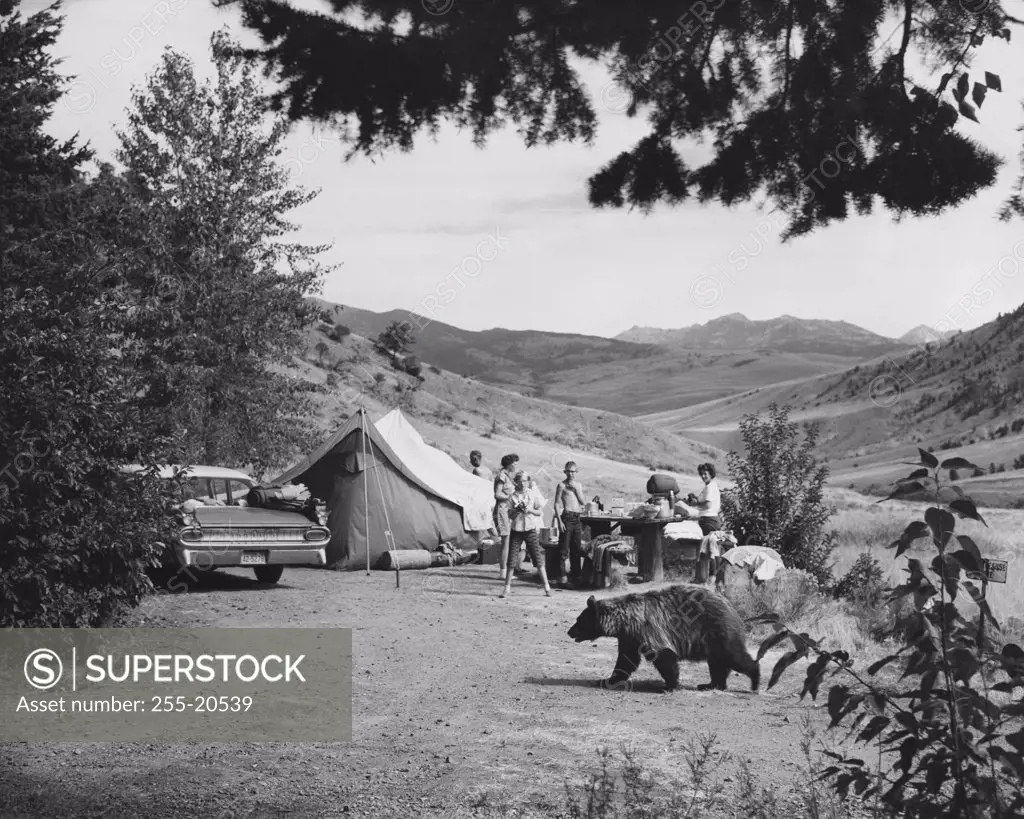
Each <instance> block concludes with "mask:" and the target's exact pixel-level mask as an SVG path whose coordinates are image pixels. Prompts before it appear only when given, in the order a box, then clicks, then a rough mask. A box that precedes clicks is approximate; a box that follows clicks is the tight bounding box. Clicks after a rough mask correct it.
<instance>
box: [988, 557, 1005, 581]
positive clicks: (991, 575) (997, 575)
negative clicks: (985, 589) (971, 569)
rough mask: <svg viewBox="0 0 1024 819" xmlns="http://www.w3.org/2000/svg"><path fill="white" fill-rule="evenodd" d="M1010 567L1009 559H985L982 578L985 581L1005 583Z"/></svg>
mask: <svg viewBox="0 0 1024 819" xmlns="http://www.w3.org/2000/svg"><path fill="white" fill-rule="evenodd" d="M1008 567H1009V561H1007V560H985V561H983V566H982V572H981V574H982V580H983V582H985V583H1005V582H1006V572H1007V569H1008Z"/></svg>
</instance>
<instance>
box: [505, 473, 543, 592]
mask: <svg viewBox="0 0 1024 819" xmlns="http://www.w3.org/2000/svg"><path fill="white" fill-rule="evenodd" d="M529 481H530V476H529V475H527V474H526V473H525V472H522V471H519V472H516V474H515V476H514V478H513V482H514V484H515V491H513V493H512V494H511V496H510V497H509V501H508V503H509V506H508V511H509V519H510V521H511V527H512V531H511V535H510V538H509V555H508V563H507V564H506V571H505V588H504V590H503V591H502V592H501V594H500V595H498V596H499V597H508V595H509V592H511V590H512V578H513V577H514V576H515V556H516V555H518V554H519V549H520V547H521V546H522V545H523V543H524V542H525V543H526V548H527V550H528V551H529V553H530V559H531V560H532V561H533V565H535V566H536V567H537V568H538V569H539V570H540V579H541V581H542V582H543V583H544V594H545V595H547V596H548V597H550V596H551V586H550V584H549V583H548V573H547V569H546V568H545V566H544V556H543V555H542V554H541V553H540V552H541V548H540V529H541V522H542V521H541V517H542V516H543V514H544V504H545V503H547V501H546V500H545V499H544V498H543V497H542V496H541V494H540V492H538V491H537V490H536V489H531V488H530V486H529Z"/></svg>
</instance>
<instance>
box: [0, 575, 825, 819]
mask: <svg viewBox="0 0 1024 819" xmlns="http://www.w3.org/2000/svg"><path fill="white" fill-rule="evenodd" d="M249 577H250V575H248V574H247V573H245V572H242V571H238V572H230V573H229V572H225V573H222V574H221V573H218V574H215V575H213V576H212V577H211V579H210V580H209V581H207V582H206V584H205V585H204V586H203V587H201V588H197V589H194V590H192V591H190V592H188V593H183V594H175V595H170V594H164V595H160V596H157V597H153V598H151V599H149V600H147V601H146V602H145V604H144V605H143V607H142V610H141V612H140V618H143V619H144V622H140V624H141V625H146V626H180V627H192V626H206V627H210V626H219V627H245V628H254V627H269V626H290V627H301V626H309V627H313V626H315V627H330V626H336V627H350V628H352V629H353V655H354V665H355V668H354V684H353V715H354V726H353V741H352V742H351V743H350V744H331V745H328V744H315V745H309V744H307V745H295V744H291V745H286V744H231V745H227V744H220V745H215V744H192V745H180V744H145V745H102V744H91V745H73V744H67V745H44V744H39V745H4V746H0V816H3V817H12V816H26V817H27V816H32V817H44V816H45V817H49V816H74V817H80V816H86V817H92V816H97V817H98V816H103V817H129V816H131V817H135V816H145V817H148V819H162V817H171V816H186V815H190V816H217V817H221V816H223V817H230V816H238V817H243V816H244V817H254V816H259V817H263V816H288V817H300V816H302V817H304V816H309V817H314V816H315V817H321V816H330V817H335V816H337V817H341V816H344V817H364V816H365V817H383V816H401V817H407V816H473V815H476V816H496V815H502V816H510V815H515V816H531V815H538V816H541V815H543V816H558V815H559V814H560V813H561V812H562V811H563V810H564V805H565V798H564V797H565V786H564V783H565V780H566V778H569V779H570V780H572V781H581V780H582V779H583V776H584V774H586V773H587V772H590V771H592V770H595V769H596V767H597V763H598V757H597V749H598V748H599V747H600V746H608V747H610V748H611V749H613V750H617V749H619V748H621V747H622V746H624V745H627V744H631V745H633V746H634V747H636V748H637V749H639V750H640V751H641V754H640V756H641V758H642V759H643V760H645V761H646V763H647V764H649V765H650V766H651V767H652V768H653V769H654V770H656V771H661V772H663V773H665V774H675V775H682V774H683V772H684V770H685V766H684V764H683V753H682V746H683V744H684V743H685V741H686V740H687V738H688V737H691V736H694V735H696V734H697V733H698V732H700V731H710V732H713V733H714V734H716V735H717V737H718V739H719V742H720V746H721V748H722V749H723V750H725V751H728V752H729V753H730V754H731V755H732V757H733V758H732V760H730V761H727V762H724V763H723V765H722V767H721V769H720V771H719V773H720V774H722V775H723V776H727V775H734V772H735V769H736V762H737V760H740V759H742V760H746V761H748V762H749V763H750V767H751V768H752V769H753V771H754V772H755V773H756V774H757V775H758V777H759V778H760V779H761V781H762V782H763V783H765V784H774V785H776V786H777V787H778V788H779V790H780V792H781V795H782V796H783V797H784V798H785V797H795V794H796V789H795V783H794V782H793V780H794V777H795V776H796V775H797V770H798V762H799V760H800V750H799V741H800V725H801V722H802V719H803V716H802V715H803V714H805V713H810V714H812V715H813V720H814V722H815V724H817V725H818V726H819V727H821V726H823V725H824V724H825V722H826V719H825V713H824V708H814V707H813V706H811V705H810V704H809V703H806V702H805V703H799V702H798V701H797V699H796V696H795V694H796V692H797V691H798V690H799V684H800V680H801V678H802V673H801V669H800V668H795V669H792V670H791V671H790V672H789V674H787V677H786V679H785V680H784V681H783V683H782V684H781V685H780V686H778V687H777V688H776V689H773V690H772V691H771V692H764V691H762V693H760V694H758V695H752V694H751V693H750V692H749V682H748V681H747V679H746V678H745V677H738V676H736V675H733V676H732V677H731V678H730V690H729V691H728V692H726V693H721V692H698V691H696V690H695V689H696V686H697V685H698V684H699V683H702V682H706V681H707V680H708V671H707V667H706V665H692V664H684V666H683V669H682V677H681V689H680V690H679V691H677V692H675V693H674V694H663V693H661V687H662V683H661V679H660V677H658V676H657V673H656V672H655V670H654V669H653V667H651V666H649V665H645V666H644V667H643V668H642V669H641V670H640V671H639V672H638V674H637V675H636V676H635V677H634V679H635V681H636V685H635V687H634V690H632V691H629V692H614V691H605V690H601V689H597V688H595V687H594V682H595V681H596V680H597V679H599V678H601V677H606V676H607V675H608V673H609V672H610V671H611V668H612V665H613V664H614V660H615V643H614V642H613V641H612V640H601V641H599V642H598V643H596V644H589V643H584V644H576V643H574V642H573V641H572V640H570V639H569V637H568V636H567V635H566V631H567V629H568V628H569V626H570V625H572V623H573V622H574V621H575V619H576V616H577V614H578V613H579V612H580V611H581V610H582V608H583V607H584V606H585V604H586V598H587V593H584V592H575V591H556V592H555V593H554V596H553V597H552V598H545V597H544V596H543V592H542V591H541V589H540V588H539V587H538V586H535V585H533V584H530V583H527V582H521V583H517V584H516V585H515V586H514V587H513V595H512V597H511V598H510V599H507V600H501V599H498V597H497V593H498V592H499V591H500V586H499V583H498V580H497V568H496V567H494V566H465V567H458V568H452V569H435V570H431V571H419V572H412V571H410V572H404V573H403V575H402V579H401V588H400V589H396V588H395V578H394V575H393V574H390V573H384V572H374V573H373V574H372V575H371V576H369V577H367V576H366V575H365V573H361V572H352V573H344V574H337V573H332V572H326V571H316V570H298V569H295V570H288V571H286V572H285V575H284V578H283V579H282V581H281V583H280V585H279V586H277V587H266V586H257V585H256V584H255V582H254V581H252V580H250V579H249ZM599 594H602V595H611V594H613V593H612V592H601V593H599ZM754 650H756V647H755V649H754ZM775 656H777V654H773V655H769V656H768V657H767V658H765V660H763V661H762V676H763V679H764V680H765V681H767V679H768V675H769V673H770V669H771V666H772V664H773V662H774V659H773V658H774V657H775Z"/></svg>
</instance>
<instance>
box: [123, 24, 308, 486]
mask: <svg viewBox="0 0 1024 819" xmlns="http://www.w3.org/2000/svg"><path fill="white" fill-rule="evenodd" d="M211 49H212V53H213V61H214V64H215V67H216V72H217V74H216V79H215V80H213V81H211V82H202V83H201V82H200V81H199V80H198V79H197V78H196V75H195V71H194V69H193V66H192V64H191V62H190V61H189V60H188V59H187V58H186V57H184V56H183V55H181V54H178V53H176V52H174V51H173V50H171V49H168V50H166V51H165V52H164V54H163V58H162V60H161V62H160V64H159V67H158V68H157V69H156V70H155V72H154V73H153V74H152V75H150V76H149V77H148V78H147V81H146V83H145V85H144V86H143V87H141V88H136V89H135V90H134V94H133V100H132V108H131V110H130V113H129V118H128V124H127V126H126V127H125V129H124V130H123V131H119V132H118V137H119V139H120V148H119V150H118V152H117V158H118V159H119V160H120V162H121V163H122V164H123V165H124V167H125V169H126V170H125V173H124V175H123V176H122V177H118V176H116V175H115V174H114V173H113V172H112V171H110V170H109V169H108V170H107V171H106V173H105V175H104V177H103V179H104V182H105V184H107V185H110V186H111V187H113V188H115V189H120V190H122V191H123V193H124V196H125V199H126V202H127V203H128V204H127V205H126V209H125V212H124V213H122V214H121V216H120V219H119V221H118V222H117V223H116V224H115V225H114V226H113V227H112V228H111V230H112V231H113V232H114V234H115V238H116V240H117V241H118V243H120V244H123V245H127V246H129V247H132V248H133V249H134V250H135V251H136V257H137V260H138V264H137V265H136V266H135V268H134V269H133V271H132V275H131V277H130V278H129V282H128V283H129V285H130V286H131V287H132V288H133V289H134V290H135V291H136V292H137V293H138V294H139V296H140V304H141V307H140V309H139V310H138V311H137V312H136V314H135V316H134V321H133V327H132V329H133V332H134V333H135V335H136V336H137V337H138V338H139V339H141V340H142V341H144V342H145V343H144V344H142V345H141V346H140V354H139V356H138V357H137V358H136V360H135V361H134V362H133V364H134V365H135V366H137V367H138V368H139V369H140V370H142V371H144V372H146V373H148V374H149V383H148V387H147V390H146V393H145V396H144V402H143V403H144V406H145V409H146V411H147V413H148V414H149V416H150V417H151V418H152V419H153V423H154V429H155V431H156V432H158V433H163V434H170V433H174V432H179V431H185V432H187V433H188V439H187V445H188V453H189V457H190V459H191V461H192V462H200V463H223V464H236V465H252V466H253V467H254V468H255V469H256V471H257V472H261V471H263V470H264V469H266V468H268V467H270V466H273V465H280V464H282V463H284V462H285V461H287V460H288V459H289V458H291V457H292V456H293V454H294V452H295V450H296V448H300V447H302V446H304V445H306V444H307V443H308V441H309V436H310V435H311V434H312V427H311V426H310V424H309V423H308V418H309V416H310V415H311V414H312V407H311V403H310V395H309V388H308V387H307V386H304V385H303V384H302V383H301V382H300V381H299V380H297V379H292V378H287V377H285V376H284V375H281V374H280V372H279V371H277V370H274V369H272V367H273V366H274V365H279V364H282V363H287V362H288V361H289V360H290V358H291V356H292V355H293V354H294V353H295V352H296V351H297V350H298V349H300V348H301V331H302V329H303V328H304V327H305V326H307V325H308V324H310V323H312V322H313V321H315V320H316V319H317V318H318V317H319V313H320V308H319V307H318V306H317V305H316V303H315V302H314V301H313V300H311V299H307V298H305V297H306V295H307V294H309V293H312V292H315V291H316V290H317V289H318V287H319V282H320V277H321V275H322V273H323V272H324V269H323V268H322V267H321V265H320V264H319V262H318V261H317V257H318V256H319V254H321V253H322V252H323V251H325V250H326V249H327V247H328V246H325V245H321V246H310V245H304V244H299V243H295V242H290V241H286V239H285V238H284V237H285V236H286V235H287V234H288V233H289V232H290V231H292V230H293V229H294V228H295V225H294V224H292V223H291V222H289V221H287V214H288V213H289V212H291V211H293V210H294V209H296V208H298V207H300V206H302V205H304V204H306V203H307V202H309V201H310V200H312V199H313V198H315V196H316V195H317V193H318V192H317V191H305V190H302V189H300V188H295V187H292V186H291V185H290V184H289V176H288V173H287V171H286V170H285V169H284V167H283V166H282V165H281V164H279V162H278V161H277V158H278V157H279V156H280V155H281V153H282V152H283V140H284V139H285V137H286V135H287V130H288V124H287V123H286V122H285V121H284V120H283V118H281V117H280V116H278V117H273V118H271V119H270V121H269V122H268V117H267V114H266V107H265V100H264V98H263V96H262V95H261V92H260V82H259V78H258V76H256V74H255V72H254V70H253V69H252V68H251V67H249V66H247V65H245V64H244V63H243V62H242V60H240V59H239V58H238V57H236V56H232V54H231V49H232V43H231V41H230V40H229V39H228V37H227V35H226V34H225V33H223V32H218V33H215V34H214V35H213V37H212V38H211Z"/></svg>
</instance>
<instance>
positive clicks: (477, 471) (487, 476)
mask: <svg viewBox="0 0 1024 819" xmlns="http://www.w3.org/2000/svg"><path fill="white" fill-rule="evenodd" d="M483 460H484V456H483V455H482V454H481V453H480V450H479V449H474V450H473V451H472V452H470V453H469V463H470V465H471V466H472V467H473V470H472V472H473V474H474V475H476V476H477V477H478V478H483V479H484V480H485V481H492V482H493V481H494V475H493V474H492V473H491V470H489V469H488V468H487V467H486V466H484V465H483Z"/></svg>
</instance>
